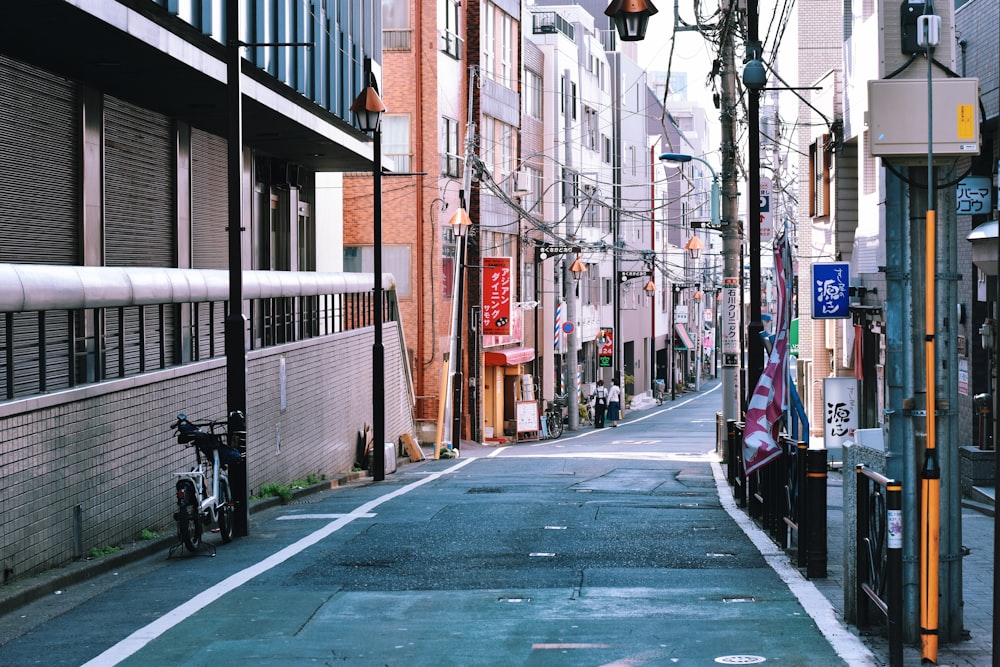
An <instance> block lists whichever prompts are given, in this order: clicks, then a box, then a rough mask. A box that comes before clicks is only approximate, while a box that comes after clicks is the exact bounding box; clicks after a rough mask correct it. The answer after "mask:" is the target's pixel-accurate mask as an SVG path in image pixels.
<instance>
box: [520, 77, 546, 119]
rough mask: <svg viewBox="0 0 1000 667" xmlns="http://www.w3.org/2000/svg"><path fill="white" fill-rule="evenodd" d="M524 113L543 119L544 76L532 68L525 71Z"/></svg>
mask: <svg viewBox="0 0 1000 667" xmlns="http://www.w3.org/2000/svg"><path fill="white" fill-rule="evenodd" d="M524 113H526V114H527V115H529V116H531V117H532V118H536V119H538V120H541V119H542V77H541V75H539V74H536V73H535V72H532V71H531V70H525V71H524Z"/></svg>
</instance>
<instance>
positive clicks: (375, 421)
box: [351, 72, 385, 482]
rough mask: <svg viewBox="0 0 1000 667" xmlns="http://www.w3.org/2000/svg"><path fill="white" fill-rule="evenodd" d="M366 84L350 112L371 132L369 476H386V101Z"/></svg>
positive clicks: (372, 81)
mask: <svg viewBox="0 0 1000 667" xmlns="http://www.w3.org/2000/svg"><path fill="white" fill-rule="evenodd" d="M368 78H369V80H368V86H367V87H366V88H365V89H364V90H362V91H361V94H359V95H358V96H357V98H356V99H355V100H354V103H353V104H351V112H352V113H353V114H354V116H355V118H357V120H358V127H359V128H360V129H361V131H362V132H370V133H371V135H372V162H373V164H372V250H373V252H372V254H373V256H374V260H373V266H372V272H373V273H374V274H375V285H374V300H373V303H372V310H373V311H374V316H373V320H374V325H375V342H374V344H373V345H372V478H373V479H374V480H375V481H376V482H381V481H382V480H384V479H385V349H384V348H383V346H382V130H381V125H382V114H383V113H385V105H384V104H383V103H382V98H381V97H380V96H379V94H378V86H377V84H376V82H375V76H374V74H373V73H371V72H369V74H368Z"/></svg>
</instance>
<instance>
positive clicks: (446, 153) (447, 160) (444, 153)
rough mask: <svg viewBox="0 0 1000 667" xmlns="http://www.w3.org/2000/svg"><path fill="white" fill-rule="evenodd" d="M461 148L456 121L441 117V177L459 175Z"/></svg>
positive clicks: (455, 176)
mask: <svg viewBox="0 0 1000 667" xmlns="http://www.w3.org/2000/svg"><path fill="white" fill-rule="evenodd" d="M461 162H462V148H461V144H460V143H459V139H458V121H457V120H452V119H451V118H448V117H447V116H442V117H441V175H442V176H451V177H452V178H458V176H460V175H461V167H460V165H461Z"/></svg>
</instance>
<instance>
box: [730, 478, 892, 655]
mask: <svg viewBox="0 0 1000 667" xmlns="http://www.w3.org/2000/svg"><path fill="white" fill-rule="evenodd" d="M712 472H713V473H714V475H715V485H716V488H717V489H718V492H719V500H720V501H721V502H722V507H723V508H724V509H725V510H726V512H727V513H728V514H729V516H731V517H732V518H733V521H735V522H736V525H738V526H739V527H740V528H741V529H742V530H743V532H744V533H745V534H746V536H747V537H748V538H750V541H751V542H753V544H754V546H755V547H757V550H758V551H759V552H760V555H761V556H763V557H764V560H765V561H766V562H767V564H768V565H770V566H771V569H772V570H774V571H775V573H777V575H778V576H779V577H780V578H781V580H782V581H783V582H785V585H786V586H788V589H789V590H790V591H791V592H792V594H793V595H795V597H796V598H797V599H798V601H799V604H801V605H802V608H803V609H805V610H806V613H807V614H809V617H810V618H812V619H813V621H815V622H816V627H817V628H819V631H820V632H822V633H823V636H824V637H825V638H826V640H827V642H829V643H830V646H831V647H832V648H833V650H834V651H835V652H836V653H837V655H839V656H840V657H841V658H843V660H844V662H846V663H847V664H848V665H865V666H866V667H867V666H873V665H875V664H877V663H876V662H875V656H874V655H873V654H872V652H871V651H870V650H868V647H867V646H865V645H864V644H863V643H862V642H861V640H860V639H859V638H858V637H857V636H855V635H853V634H851V632H850V631H849V630H848V629H847V628H845V627H844V624H843V623H841V622H840V619H839V618H837V613H836V611H834V609H833V605H831V604H830V601H829V600H827V599H826V598H825V597H824V596H823V594H822V593H820V592H819V590H818V589H817V588H816V585H815V584H813V582H811V581H809V580H808V579H806V578H805V577H803V576H802V573H800V572H799V571H798V570H796V569H795V568H793V567H792V566H791V564H790V563H789V562H788V555H787V554H786V553H785V552H784V551H782V550H781V549H779V548H778V546H777V545H776V544H775V543H774V542H772V541H771V538H770V537H768V536H767V534H766V533H764V531H762V530H761V529H760V528H758V527H757V525H756V524H754V523H753V522H752V521H751V520H750V517H749V516H747V514H746V513H745V512H743V511H741V510H739V509H738V508H737V507H736V501H735V500H734V499H733V494H732V491H730V489H729V482H728V481H727V480H726V475H725V473H723V472H722V466H721V465H720V464H719V462H718V461H712ZM716 662H718V659H717V660H716Z"/></svg>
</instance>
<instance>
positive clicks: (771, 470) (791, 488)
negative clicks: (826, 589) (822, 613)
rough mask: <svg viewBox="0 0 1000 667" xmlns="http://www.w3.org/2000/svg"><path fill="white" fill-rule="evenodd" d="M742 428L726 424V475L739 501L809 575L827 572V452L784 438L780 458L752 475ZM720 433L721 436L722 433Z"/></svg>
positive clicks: (731, 422)
mask: <svg viewBox="0 0 1000 667" xmlns="http://www.w3.org/2000/svg"><path fill="white" fill-rule="evenodd" d="M743 427H744V425H743V424H741V423H738V422H736V421H734V420H731V419H730V420H728V421H727V422H726V443H725V448H724V449H725V454H724V461H725V463H726V478H727V480H728V482H729V485H730V486H731V487H732V489H733V497H734V499H735V500H736V504H737V505H738V506H739V507H741V508H745V509H746V511H747V513H748V514H749V515H750V518H752V519H753V520H754V521H756V522H757V523H758V524H759V525H760V527H761V528H762V529H763V530H764V531H765V532H767V534H768V535H769V536H770V537H771V539H772V540H774V542H775V543H776V544H777V545H778V546H780V547H781V548H782V549H784V550H794V551H795V560H796V564H797V565H798V566H799V567H802V568H805V570H806V576H807V577H809V578H810V579H823V578H825V577H826V576H827V557H828V554H827V545H826V510H827V503H826V491H827V489H826V486H827V485H826V450H823V449H809V448H808V447H807V446H806V443H804V442H800V441H797V440H793V439H791V438H787V437H782V438H781V439H780V440H779V444H780V446H781V448H782V456H780V457H778V458H777V459H776V460H774V461H772V462H771V463H769V464H767V465H766V466H764V467H763V468H762V469H761V470H759V471H757V472H755V473H753V474H752V475H750V477H749V478H748V477H747V476H746V475H745V473H744V467H743ZM720 437H721V434H720Z"/></svg>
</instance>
